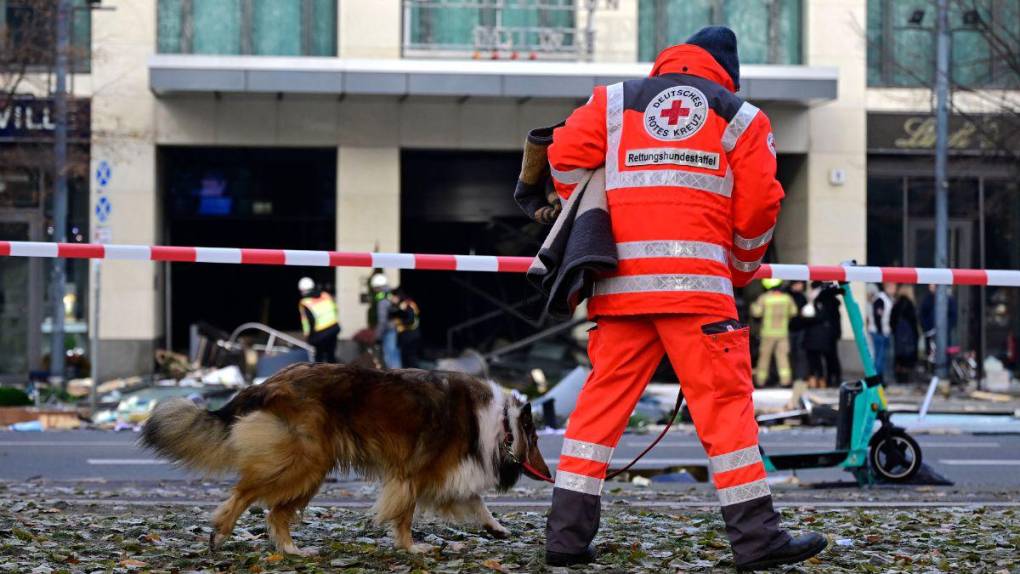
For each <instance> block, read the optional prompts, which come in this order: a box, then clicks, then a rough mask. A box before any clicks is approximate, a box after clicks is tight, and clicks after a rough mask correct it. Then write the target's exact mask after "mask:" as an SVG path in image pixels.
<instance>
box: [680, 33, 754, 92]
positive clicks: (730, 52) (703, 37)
mask: <svg viewBox="0 0 1020 574" xmlns="http://www.w3.org/2000/svg"><path fill="white" fill-rule="evenodd" d="M684 43H685V44H692V45H694V46H698V47H699V48H703V49H705V50H706V51H707V52H708V53H709V54H712V57H713V58H715V61H716V62H718V63H719V65H720V66H722V67H723V69H724V70H726V73H727V74H729V75H730V79H732V80H733V89H734V90H739V89H740V58H739V57H738V56H737V35H736V34H734V33H733V30H730V29H729V28H727V27H726V26H707V27H705V28H702V29H701V30H698V31H697V32H695V33H694V35H693V36H691V37H690V38H687V41H686V42H684Z"/></svg>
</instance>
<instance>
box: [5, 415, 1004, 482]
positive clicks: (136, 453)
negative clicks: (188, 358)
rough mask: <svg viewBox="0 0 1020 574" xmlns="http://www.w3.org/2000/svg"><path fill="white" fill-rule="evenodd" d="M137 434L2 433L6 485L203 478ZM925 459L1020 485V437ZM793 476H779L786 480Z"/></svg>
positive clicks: (625, 457) (935, 442)
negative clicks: (158, 453) (160, 455)
mask: <svg viewBox="0 0 1020 574" xmlns="http://www.w3.org/2000/svg"><path fill="white" fill-rule="evenodd" d="M136 438H137V434H136V433H132V432H121V433H114V432H100V431H67V432H49V433H16V432H9V431H0V480H7V481H22V480H27V479H29V478H44V479H46V480H51V481H81V480H86V481H95V480H106V481H140V482H145V481H174V480H185V479H194V478H198V477H197V475H194V474H190V473H188V472H186V471H183V470H180V469H177V468H175V467H173V466H172V465H170V464H168V463H167V462H166V461H164V460H160V459H157V458H155V457H154V456H153V455H152V454H151V453H150V452H148V451H145V450H143V449H140V448H138V447H137V446H136V445H135V439H136ZM653 438H654V435H650V434H644V435H635V434H630V433H628V434H626V435H624V437H623V439H622V440H621V441H620V445H619V447H618V448H617V450H616V452H615V455H614V463H615V466H622V465H623V464H625V463H627V462H629V461H630V460H631V459H632V458H633V457H634V456H635V455H637V453H639V452H640V451H641V450H642V449H644V447H645V446H647V445H648V444H649V442H650V441H651V440H652V439H653ZM916 438H917V439H918V441H919V442H920V444H921V447H922V451H923V455H924V460H925V462H927V463H928V464H930V465H931V466H933V467H934V468H935V469H936V470H937V471H938V472H939V473H941V474H943V475H944V476H946V477H948V478H949V479H951V480H953V481H954V482H956V484H957V486H960V487H965V488H966V487H980V488H982V489H988V488H1018V487H1020V435H1016V434H1012V435H1008V434H1002V435H971V434H956V435H920V436H917V437H916ZM834 441H835V438H834V432H833V431H831V430H822V429H803V430H785V431H772V432H763V433H762V444H763V446H764V448H765V450H766V452H769V453H783V452H803V451H815V450H829V449H832V448H833V444H834ZM561 442H562V437H560V436H555V435H549V436H543V437H541V448H542V452H543V453H545V455H546V458H547V460H548V461H549V463H550V466H555V463H556V458H557V456H558V453H559V450H560V444H561ZM705 464H706V458H705V455H704V452H703V451H702V449H701V446H700V444H699V443H698V442H697V438H696V437H695V436H694V435H693V434H691V433H690V431H687V430H684V429H678V430H675V431H672V432H671V433H670V434H669V435H667V437H666V438H665V439H664V440H663V441H662V442H661V443H660V444H659V446H658V447H657V448H655V449H654V450H653V451H652V452H651V453H649V454H648V455H647V456H646V457H645V459H643V460H642V461H641V462H640V463H639V466H638V468H662V467H674V466H704V465H705ZM788 474H789V473H779V474H778V475H777V476H779V477H782V476H783V475H788ZM797 477H798V478H799V479H800V480H801V481H802V482H805V483H822V482H829V481H847V480H851V477H850V475H849V474H847V473H845V472H843V471H841V470H838V469H819V470H804V471H798V473H797Z"/></svg>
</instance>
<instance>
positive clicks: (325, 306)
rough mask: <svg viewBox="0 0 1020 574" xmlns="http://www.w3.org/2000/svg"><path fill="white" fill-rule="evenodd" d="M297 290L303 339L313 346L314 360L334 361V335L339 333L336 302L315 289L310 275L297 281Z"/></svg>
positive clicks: (322, 361) (328, 295)
mask: <svg viewBox="0 0 1020 574" xmlns="http://www.w3.org/2000/svg"><path fill="white" fill-rule="evenodd" d="M298 291H300V292H301V301H299V302H298V311H299V312H300V313H301V330H302V331H303V332H304V334H305V340H307V341H308V343H309V344H310V345H312V346H313V347H315V362H316V363H335V362H336V337H337V335H339V334H340V324H339V323H338V321H337V318H338V313H337V309H336V302H335V301H333V297H332V296H331V295H330V294H329V293H327V292H325V291H323V290H321V289H317V288H316V287H315V281H314V280H312V278H311V277H302V278H301V280H300V281H298Z"/></svg>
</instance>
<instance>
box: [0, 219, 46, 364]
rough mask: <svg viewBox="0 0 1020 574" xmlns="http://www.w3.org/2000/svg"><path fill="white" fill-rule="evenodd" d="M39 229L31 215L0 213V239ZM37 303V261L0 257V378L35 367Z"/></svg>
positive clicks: (32, 234) (26, 236)
mask: <svg viewBox="0 0 1020 574" xmlns="http://www.w3.org/2000/svg"><path fill="white" fill-rule="evenodd" d="M39 231H40V225H39V223H38V222H37V221H35V220H34V218H31V217H25V216H18V215H13V216H5V215H3V214H2V212H0V240H4V241H31V240H33V239H36V238H38V236H39ZM41 305H42V266H41V264H40V260H39V259H34V258H32V259H30V258H27V257H0V380H2V379H10V378H15V379H23V378H24V377H25V376H26V375H27V374H28V372H29V370H31V369H33V368H34V367H35V366H37V364H38V359H39V344H40V335H39V333H38V331H39V329H38V325H39V316H40V313H41V311H42V309H41Z"/></svg>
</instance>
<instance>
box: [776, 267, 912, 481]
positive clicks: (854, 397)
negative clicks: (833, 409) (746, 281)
mask: <svg viewBox="0 0 1020 574" xmlns="http://www.w3.org/2000/svg"><path fill="white" fill-rule="evenodd" d="M840 287H841V289H842V291H843V302H844V304H845V305H846V310H847V314H848V315H849V318H850V325H851V327H852V328H853V333H854V341H855V342H856V343H857V352H858V353H859V354H860V356H861V363H862V364H863V365H864V374H865V376H864V379H863V380H860V381H853V382H845V383H843V384H842V385H840V388H839V411H838V414H837V416H838V418H837V423H836V448H835V449H834V450H830V451H821V452H806V453H790V454H776V455H768V454H765V455H764V456H763V459H764V462H765V470H767V471H768V472H774V471H777V470H797V469H804V468H829V467H834V466H838V467H843V468H844V469H846V470H847V471H848V472H851V473H853V475H854V478H856V479H857V483H858V484H859V485H861V486H864V485H870V484H874V482H875V480H876V478H881V479H883V480H885V481H888V482H906V481H908V480H910V479H911V478H913V477H914V475H915V474H917V471H918V470H920V468H921V447H920V445H918V444H917V441H916V440H914V439H913V438H912V437H911V436H910V435H908V434H907V432H906V430H904V429H903V428H900V427H897V426H895V425H894V424H892V422H891V421H890V420H889V411H888V409H887V402H886V398H885V391H884V389H883V386H882V383H881V382H880V381H879V378H878V374H877V372H876V371H875V364H874V362H873V361H872V360H871V353H870V352H869V351H868V343H867V339H866V338H865V333H864V321H863V319H862V318H861V311H860V309H859V308H858V307H857V302H856V301H855V300H854V296H853V293H852V292H851V291H850V285H849V284H848V283H840ZM876 420H877V421H878V422H880V423H881V426H879V427H878V428H877V429H876V428H875V421H876Z"/></svg>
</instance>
